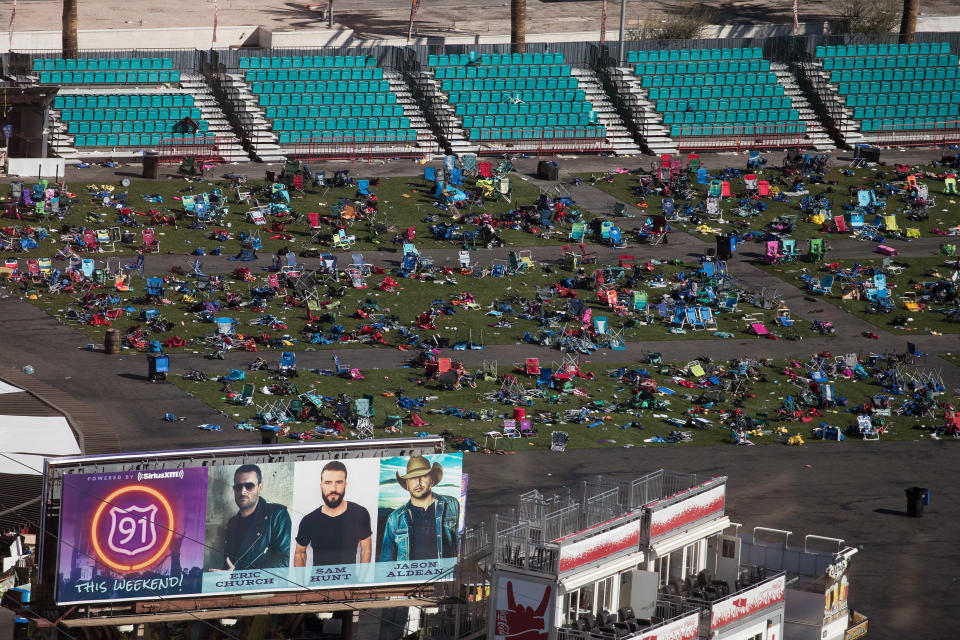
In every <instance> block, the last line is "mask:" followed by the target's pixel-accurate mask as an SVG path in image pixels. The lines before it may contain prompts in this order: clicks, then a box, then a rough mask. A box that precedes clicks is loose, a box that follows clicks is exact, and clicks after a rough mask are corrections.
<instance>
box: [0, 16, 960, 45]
mask: <svg viewBox="0 0 960 640" xmlns="http://www.w3.org/2000/svg"><path fill="white" fill-rule="evenodd" d="M609 25H610V28H609V29H607V41H608V42H617V41H618V38H617V36H618V26H619V25H618V22H617V21H616V19H614V20H611V21H610V23H609ZM531 26H532V25H531ZM828 29H829V23H827V22H810V23H802V24H801V25H800V31H799V33H800V34H801V35H815V34H824V33H828V32H829V31H828ZM917 30H918V31H960V16H958V17H937V16H933V17H930V16H927V17H921V18H920V19H919V20H918V23H917ZM792 33H793V25H791V24H757V25H714V26H712V27H710V28H709V29H708V30H707V33H706V34H705V35H706V37H707V38H728V37H736V38H764V37H775V36H788V35H791V34H792ZM79 38H80V48H81V49H88V50H97V49H137V48H146V49H180V48H186V49H210V48H211V47H213V48H217V49H220V48H229V47H240V46H246V47H261V48H270V47H277V48H284V47H290V48H300V47H324V46H354V47H363V46H372V45H393V46H405V45H406V44H407V40H406V38H367V39H361V38H355V37H354V32H353V31H352V30H350V29H332V30H331V29H312V30H310V29H305V30H297V31H271V30H270V29H267V28H265V27H258V26H252V25H241V26H220V27H218V28H217V42H216V43H214V42H213V26H212V25H210V26H204V27H186V28H181V29H174V28H170V29H137V28H134V29H102V30H90V31H80V34H79ZM599 39H600V32H599V31H569V32H563V33H529V32H528V33H527V42H597V41H598V40H599ZM508 42H510V35H509V34H500V35H476V34H462V35H458V34H455V33H451V34H449V35H446V34H444V35H437V36H433V35H431V36H417V37H415V38H414V39H413V44H418V45H426V44H431V45H442V44H456V45H471V44H504V43H508ZM10 49H11V48H10V47H8V39H7V38H0V52H6V51H9V50H10ZM12 49H13V50H14V51H31V50H50V51H56V50H59V49H60V32H59V31H24V32H16V33H14V34H13V47H12Z"/></svg>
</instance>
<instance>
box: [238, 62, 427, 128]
mask: <svg viewBox="0 0 960 640" xmlns="http://www.w3.org/2000/svg"><path fill="white" fill-rule="evenodd" d="M239 66H240V69H241V70H243V76H244V79H245V80H246V81H247V82H248V83H249V84H250V88H251V91H252V92H253V94H254V95H255V96H257V100H258V102H259V104H260V106H261V107H262V108H263V109H264V115H265V117H266V118H267V120H270V121H271V123H272V125H273V130H274V132H275V133H276V134H277V141H278V142H279V143H280V144H291V143H296V142H299V141H301V140H309V139H317V138H322V139H343V140H346V139H354V140H356V141H363V142H414V141H416V139H417V132H416V130H415V129H412V128H411V126H410V118H408V117H405V116H404V115H403V107H402V106H401V105H399V104H398V103H397V96H396V94H394V93H393V92H392V91H391V90H390V83H389V82H388V81H387V80H384V79H383V69H381V68H379V67H377V66H376V60H375V59H374V58H371V57H366V56H291V57H252V58H240V61H239Z"/></svg>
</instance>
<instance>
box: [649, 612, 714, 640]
mask: <svg viewBox="0 0 960 640" xmlns="http://www.w3.org/2000/svg"><path fill="white" fill-rule="evenodd" d="M699 632H700V612H699V611H694V612H693V613H691V614H689V615H687V616H684V617H683V618H680V619H679V620H674V621H673V622H668V623H667V624H665V625H663V626H662V627H657V628H656V629H653V630H652V631H649V632H647V633H646V634H645V635H643V636H641V640H694V638H696V637H697V635H698V634H699Z"/></svg>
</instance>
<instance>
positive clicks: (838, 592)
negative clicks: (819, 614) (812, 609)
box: [823, 575, 850, 619]
mask: <svg viewBox="0 0 960 640" xmlns="http://www.w3.org/2000/svg"><path fill="white" fill-rule="evenodd" d="M849 586H850V585H849V583H848V582H847V576H845V575H843V576H840V579H839V580H833V581H830V582H828V584H827V589H826V591H825V592H824V602H823V618H824V619H827V618H831V617H835V616H836V615H837V614H838V613H841V612H843V611H846V610H847V591H848V590H849Z"/></svg>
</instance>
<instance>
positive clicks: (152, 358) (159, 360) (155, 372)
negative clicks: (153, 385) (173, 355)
mask: <svg viewBox="0 0 960 640" xmlns="http://www.w3.org/2000/svg"><path fill="white" fill-rule="evenodd" d="M168 373H170V356H168V355H165V354H158V355H154V354H150V355H148V356H147V377H148V378H149V379H150V382H156V381H157V380H166V379H167V374H168Z"/></svg>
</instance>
